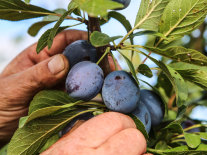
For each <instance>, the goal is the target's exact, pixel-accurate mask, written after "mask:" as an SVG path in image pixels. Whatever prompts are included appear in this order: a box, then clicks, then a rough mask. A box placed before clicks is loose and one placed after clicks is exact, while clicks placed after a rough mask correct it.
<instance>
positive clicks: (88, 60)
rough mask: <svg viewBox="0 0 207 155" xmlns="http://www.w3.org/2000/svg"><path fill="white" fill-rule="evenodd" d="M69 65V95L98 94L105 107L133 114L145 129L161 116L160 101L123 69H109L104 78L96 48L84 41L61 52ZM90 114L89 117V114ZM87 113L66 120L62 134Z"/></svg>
mask: <svg viewBox="0 0 207 155" xmlns="http://www.w3.org/2000/svg"><path fill="white" fill-rule="evenodd" d="M63 54H64V55H65V56H66V57H67V58H68V60H69V64H70V67H71V70H70V72H69V73H68V76H67V78H66V84H65V87H66V90H67V93H68V94H69V96H71V97H73V98H75V99H79V100H83V101H90V100H91V99H93V98H94V97H95V96H97V94H98V93H100V92H101V93H102V98H103V101H104V103H105V105H106V107H107V108H108V109H109V110H112V111H116V112H121V113H124V114H133V115H135V116H136V117H137V118H138V119H139V120H140V121H142V123H143V124H144V126H145V128H146V131H147V132H149V131H150V129H151V125H152V126H156V125H158V124H160V122H161V121H162V119H163V115H164V113H163V110H162V101H161V99H160V97H159V96H158V95H157V94H156V93H154V92H153V91H150V90H145V89H143V90H140V88H139V86H138V84H137V83H136V81H135V80H134V78H133V77H132V76H131V75H130V74H129V73H127V72H125V71H113V72H111V73H110V74H108V75H107V76H106V77H105V79H104V73H103V71H102V69H101V68H100V67H99V66H98V65H97V64H96V63H95V62H96V61H97V54H96V48H95V47H93V46H92V45H91V44H90V43H88V42H87V41H85V40H78V41H75V42H73V43H72V44H70V45H69V46H68V47H67V48H66V49H65V50H64V52H63ZM89 116H90V117H89ZM89 118H91V114H85V115H83V116H80V118H76V119H75V120H73V121H72V122H70V123H69V124H68V125H67V127H66V128H65V129H63V131H62V133H65V131H68V130H69V129H70V128H71V127H72V126H73V124H74V122H76V120H78V119H82V120H87V119H89Z"/></svg>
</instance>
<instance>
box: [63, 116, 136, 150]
mask: <svg viewBox="0 0 207 155" xmlns="http://www.w3.org/2000/svg"><path fill="white" fill-rule="evenodd" d="M127 128H136V125H135V123H134V121H133V120H132V119H131V118H130V117H129V116H126V115H124V114H121V113H116V112H108V113H104V114H101V115H98V116H97V117H94V118H92V119H90V120H88V121H87V122H85V123H83V124H82V125H81V126H80V127H78V128H77V129H76V130H75V131H73V132H72V133H71V134H70V135H69V138H68V137H66V138H67V139H68V140H69V141H70V143H71V144H74V143H76V142H78V145H81V146H87V147H92V148H94V147H95V148H96V147H98V146H99V145H101V144H102V143H104V142H105V141H106V140H107V139H108V138H109V137H111V136H113V135H114V134H116V133H118V132H120V131H121V130H124V129H127Z"/></svg>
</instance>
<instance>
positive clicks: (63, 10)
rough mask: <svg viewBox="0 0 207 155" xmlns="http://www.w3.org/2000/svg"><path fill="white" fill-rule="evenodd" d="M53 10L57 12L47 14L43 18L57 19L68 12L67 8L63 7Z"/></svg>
mask: <svg viewBox="0 0 207 155" xmlns="http://www.w3.org/2000/svg"><path fill="white" fill-rule="evenodd" d="M53 12H55V13H56V14H55V15H48V16H45V17H44V18H43V19H42V20H43V21H56V20H59V19H60V17H61V15H63V14H64V13H65V12H66V10H65V9H62V8H58V9H55V10H54V11H53Z"/></svg>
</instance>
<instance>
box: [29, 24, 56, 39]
mask: <svg viewBox="0 0 207 155" xmlns="http://www.w3.org/2000/svg"><path fill="white" fill-rule="evenodd" d="M52 22H54V21H40V22H37V23H34V24H33V25H32V26H30V28H29V29H28V33H29V34H30V35H31V36H36V35H37V33H38V32H39V31H40V29H41V28H42V27H44V26H45V25H48V24H50V23H52Z"/></svg>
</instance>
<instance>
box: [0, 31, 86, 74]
mask: <svg viewBox="0 0 207 155" xmlns="http://www.w3.org/2000/svg"><path fill="white" fill-rule="evenodd" d="M87 37H88V35H87V32H85V31H79V30H66V31H63V32H61V33H59V34H58V35H57V36H56V37H55V38H54V41H53V44H52V47H51V49H50V50H48V48H47V47H45V48H44V49H43V50H42V51H41V52H40V53H39V54H37V53H36V47H37V43H35V44H33V45H32V46H30V47H28V48H27V49H25V50H24V51H23V52H21V53H20V54H19V55H18V56H17V57H16V58H15V59H14V60H13V61H12V62H11V63H10V64H9V65H8V66H7V67H6V69H5V70H4V71H3V73H2V75H4V76H7V75H11V74H14V73H18V72H20V71H23V70H25V69H27V68H29V67H31V66H33V65H35V64H37V63H39V62H41V61H43V60H45V59H47V58H49V57H51V56H53V55H56V54H59V53H62V52H63V50H64V49H65V47H66V46H67V45H69V44H70V43H72V42H74V41H76V40H86V39H87Z"/></svg>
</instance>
